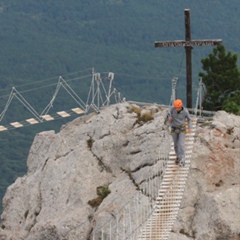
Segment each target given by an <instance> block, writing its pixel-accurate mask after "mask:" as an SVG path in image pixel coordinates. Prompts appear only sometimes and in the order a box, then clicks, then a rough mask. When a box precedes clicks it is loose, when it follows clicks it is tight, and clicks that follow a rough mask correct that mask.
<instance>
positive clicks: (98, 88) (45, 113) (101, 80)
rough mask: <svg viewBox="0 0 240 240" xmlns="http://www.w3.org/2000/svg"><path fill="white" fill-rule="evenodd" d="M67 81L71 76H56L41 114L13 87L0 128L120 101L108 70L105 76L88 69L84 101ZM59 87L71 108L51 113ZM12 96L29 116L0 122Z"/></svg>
mask: <svg viewBox="0 0 240 240" xmlns="http://www.w3.org/2000/svg"><path fill="white" fill-rule="evenodd" d="M71 80H72V79H70V80H68V81H67V80H65V79H64V78H63V77H62V76H60V77H59V79H58V82H57V84H56V88H55V91H54V93H53V95H52V96H51V99H50V101H49V103H48V104H47V105H46V107H45V108H44V109H43V110H42V112H41V113H38V112H37V110H36V109H35V108H34V107H33V106H32V105H31V104H30V103H29V101H27V100H26V98H24V97H23V95H22V94H21V92H20V91H18V90H17V88H15V87H12V90H11V92H10V94H9V97H8V100H7V102H6V105H5V107H4V109H3V111H2V112H1V114H0V131H6V130H11V129H16V128H21V127H25V126H28V125H33V124H38V123H43V122H46V121H52V120H55V119H59V118H66V117H70V116H73V115H81V114H87V113H89V112H90V111H95V112H99V110H100V108H101V107H106V106H108V105H109V104H110V103H111V104H112V103H119V102H122V101H124V98H123V97H122V95H121V93H120V92H118V91H117V89H116V88H113V81H114V73H113V72H109V73H108V75H107V77H102V76H101V74H100V73H96V72H94V69H93V70H92V79H91V84H90V88H89V93H88V96H87V99H86V100H85V101H84V100H82V98H81V97H80V96H79V94H77V93H76V92H75V91H74V90H73V88H72V87H71V86H70V84H69V83H68V82H69V81H71ZM73 80H76V79H73ZM60 89H64V90H65V92H66V93H67V94H68V95H69V97H70V98H71V99H73V100H74V102H75V104H76V106H75V107H74V108H71V109H70V110H69V109H67V110H66V109H65V110H61V111H57V112H56V113H53V114H49V111H50V110H51V109H52V108H53V105H54V103H55V101H56V99H57V97H58V94H59V91H60ZM45 98H46V96H45ZM14 99H17V100H18V102H19V104H21V105H23V106H24V107H25V109H26V110H27V111H28V113H30V114H31V116H32V117H30V118H28V119H24V120H20V121H15V122H11V123H9V124H5V125H4V124H2V125H1V123H2V120H3V119H4V116H5V115H6V113H7V111H9V108H10V105H11V103H12V101H13V100H14Z"/></svg>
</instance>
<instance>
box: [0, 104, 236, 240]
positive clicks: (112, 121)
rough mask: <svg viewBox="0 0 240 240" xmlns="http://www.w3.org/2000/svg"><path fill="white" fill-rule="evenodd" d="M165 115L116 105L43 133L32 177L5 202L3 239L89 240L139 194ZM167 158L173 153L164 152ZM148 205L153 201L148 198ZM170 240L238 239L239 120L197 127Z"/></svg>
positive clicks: (33, 153)
mask: <svg viewBox="0 0 240 240" xmlns="http://www.w3.org/2000/svg"><path fill="white" fill-rule="evenodd" d="M165 115H166V110H164V109H162V108H161V107H158V106H155V105H152V106H145V107H142V108H140V107H138V106H136V105H131V104H129V103H127V102H126V103H122V104H117V105H112V106H110V107H107V108H105V109H103V110H102V111H101V112H100V113H99V114H90V115H87V116H83V117H79V118H77V119H75V120H74V121H72V122H70V123H69V124H67V125H65V126H63V127H62V129H61V131H60V132H59V133H55V132H54V131H47V132H42V133H39V134H38V135H37V136H36V137H35V139H34V142H33V144H32V147H31V149H30V151H29V156H28V159H27V167H28V171H27V174H26V175H25V176H23V177H21V178H18V179H17V180H16V182H15V183H14V184H12V185H11V186H9V187H8V189H7V191H6V194H5V197H4V199H3V208H4V210H3V213H2V216H1V229H0V239H1V240H20V239H24V240H75V239H76V240H77V239H78V240H79V239H82V240H87V239H89V236H90V235H91V233H92V232H93V231H95V229H96V228H97V227H98V226H100V225H101V224H104V222H106V220H107V219H108V218H109V216H111V217H114V216H115V215H116V213H117V212H119V211H120V209H121V208H122V207H123V205H124V204H125V203H126V202H127V201H128V199H129V198H130V197H131V196H134V195H135V194H137V193H138V192H139V189H141V186H142V185H143V184H144V182H145V179H146V178H147V174H148V172H149V171H153V170H154V167H155V166H154V162H155V161H156V159H158V157H159V146H160V145H161V143H162V142H163V141H169V140H171V138H170V137H169V136H163V135H162V132H163V128H162V126H163V122H164V117H165ZM165 150H167V151H168V149H165ZM144 197H145V199H146V206H147V205H148V204H149V203H150V200H149V197H150V194H148V193H145V196H144ZM170 239H172V240H173V239H174V240H175V239H178V240H184V239H185V240H187V239H188V240H190V239H197V240H208V239H209V240H224V239H226V240H239V239H240V117H237V116H234V115H229V114H227V113H225V112H222V111H221V112H217V113H216V114H215V116H214V117H213V118H207V119H204V120H203V121H201V122H199V124H198V127H197V135H196V138H195V143H194V150H193V157H192V163H191V168H190V172H189V176H188V182H187V186H186V189H185V193H184V196H183V200H182V203H181V208H180V211H179V215H178V219H177V221H176V223H175V225H174V227H173V231H172V233H171V236H170Z"/></svg>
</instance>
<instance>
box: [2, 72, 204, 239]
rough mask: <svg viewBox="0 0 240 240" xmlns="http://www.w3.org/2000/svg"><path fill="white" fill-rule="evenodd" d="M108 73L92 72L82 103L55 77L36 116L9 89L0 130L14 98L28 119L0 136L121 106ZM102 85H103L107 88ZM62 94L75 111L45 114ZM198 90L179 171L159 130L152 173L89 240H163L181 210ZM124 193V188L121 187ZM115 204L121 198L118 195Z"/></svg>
mask: <svg viewBox="0 0 240 240" xmlns="http://www.w3.org/2000/svg"><path fill="white" fill-rule="evenodd" d="M113 79H114V73H112V72H110V73H108V75H107V77H106V78H105V79H104V78H102V77H101V75H100V74H99V73H95V72H94V71H92V78H91V84H90V89H89V93H88V95H87V99H86V101H83V100H82V99H81V98H80V97H79V95H78V94H77V93H76V92H75V91H74V90H73V89H72V88H71V87H70V85H69V84H68V81H66V80H65V79H64V78H63V77H59V79H58V83H57V85H56V88H55V91H54V94H53V95H52V97H51V99H50V101H49V103H48V104H47V105H46V106H45V107H44V109H43V110H42V111H41V113H38V112H37V111H36V110H35V109H34V107H33V106H32V105H31V104H30V103H29V102H28V101H27V100H26V99H25V98H24V97H23V95H22V94H21V93H20V92H19V91H18V90H17V89H16V88H15V87H13V88H12V91H11V93H10V94H9V97H8V100H7V102H6V105H5V107H4V109H3V111H2V113H1V114H0V124H1V121H2V119H3V118H4V116H5V114H6V113H7V111H8V109H9V106H10V104H11V102H12V101H13V99H14V98H16V99H17V100H18V101H19V103H20V104H22V105H23V106H24V107H25V108H26V109H27V111H28V112H29V113H30V114H31V115H32V117H31V118H28V119H25V120H21V121H16V122H11V123H10V124H5V125H3V124H2V125H0V131H7V130H10V129H16V128H21V127H25V126H28V125H33V124H38V123H42V122H46V121H52V120H55V119H58V118H66V117H69V116H73V115H82V114H86V113H88V112H90V111H95V112H99V111H100V109H101V108H102V107H105V106H108V105H109V104H112V103H118V102H122V101H125V99H124V98H123V97H122V95H121V94H120V92H118V91H117V90H116V89H115V88H113ZM104 81H107V85H106V84H105V82H104ZM176 85H177V78H173V79H172V94H171V99H170V106H171V103H172V102H173V101H174V100H175V91H176ZM61 88H63V89H64V90H65V91H66V92H67V93H68V94H69V96H70V97H71V98H72V99H73V100H74V102H75V103H76V106H75V107H73V108H71V109H70V110H66V109H65V110H62V111H57V112H56V113H53V114H50V113H49V111H50V109H52V107H53V104H54V102H55V100H56V98H57V96H58V93H59V90H60V89H61ZM202 89H203V84H202V82H201V81H200V83H199V90H198V93H197V99H196V107H195V109H194V111H193V113H192V126H193V129H192V131H191V132H190V133H187V135H186V142H185V145H186V164H185V166H183V167H179V165H176V164H175V159H176V156H175V152H174V147H173V143H172V139H171V136H170V135H169V132H168V129H167V128H163V130H162V131H161V139H160V144H159V156H158V158H157V159H156V161H155V164H154V169H155V170H154V171H153V172H152V173H151V174H150V175H149V177H148V179H146V181H145V184H144V185H142V186H141V188H139V189H138V190H137V194H135V195H134V196H130V197H129V199H128V201H127V202H126V203H125V205H124V207H122V208H121V210H120V211H119V212H117V213H116V215H115V217H111V218H109V220H108V221H106V222H105V223H104V224H103V225H101V226H98V227H95V228H94V229H93V231H92V232H91V234H90V236H89V239H91V240H124V239H126V240H127V239H129V240H167V239H168V238H169V235H170V232H171V230H172V227H173V224H174V222H175V220H176V218H177V215H178V211H179V209H180V206H181V200H182V197H183V194H184V189H185V185H186V182H187V177H188V172H189V169H190V165H191V158H192V151H193V144H194V137H195V134H196V126H197V120H198V117H197V115H198V114H199V113H200V114H201V102H202V99H201V96H202ZM126 188H127V186H126ZM117 198H121V193H118V196H116V199H117ZM88 223H89V220H88V219H86V221H84V222H83V223H82V224H81V226H79V229H80V228H83V229H85V227H86V224H88Z"/></svg>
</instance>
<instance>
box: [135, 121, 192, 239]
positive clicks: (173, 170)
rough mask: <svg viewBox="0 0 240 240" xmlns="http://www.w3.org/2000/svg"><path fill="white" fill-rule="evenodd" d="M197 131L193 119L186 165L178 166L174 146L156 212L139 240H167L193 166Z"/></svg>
mask: <svg viewBox="0 0 240 240" xmlns="http://www.w3.org/2000/svg"><path fill="white" fill-rule="evenodd" d="M195 131H196V118H194V119H193V130H192V132H191V133H187V134H186V142H185V146H186V164H185V166H184V167H179V165H176V163H175V160H176V155H175V151H174V146H173V144H172V145H171V151H170V153H169V161H168V163H167V167H166V171H165V174H164V176H163V181H162V184H161V186H160V189H159V192H158V198H157V201H156V203H155V207H154V211H153V213H152V215H151V216H150V217H149V219H148V220H147V223H146V225H145V226H144V227H143V229H142V233H141V236H140V237H139V238H138V239H139V240H140V239H141V240H167V239H168V236H169V234H170V231H171V230H172V227H173V224H174V222H175V219H176V217H177V214H178V210H179V208H180V204H181V200H182V197H183V193H184V189H185V184H186V182H187V177H188V170H189V168H190V164H191V154H192V149H193V143H194V135H195Z"/></svg>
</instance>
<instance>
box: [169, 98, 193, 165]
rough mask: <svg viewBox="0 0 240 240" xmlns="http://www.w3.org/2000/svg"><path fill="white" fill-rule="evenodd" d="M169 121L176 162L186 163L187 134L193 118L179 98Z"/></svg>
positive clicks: (171, 110)
mask: <svg viewBox="0 0 240 240" xmlns="http://www.w3.org/2000/svg"><path fill="white" fill-rule="evenodd" d="M186 119H187V121H188V129H186V124H185V121H186ZM168 121H169V122H170V125H171V134H172V138H173V143H174V150H175V153H176V156H177V158H176V161H175V162H176V164H178V163H179V165H180V166H184V165H185V135H186V132H187V131H189V132H190V131H191V128H192V126H191V118H190V115H189V112H188V110H187V109H186V108H185V107H183V103H182V101H181V100H180V99H177V100H175V101H174V103H173V107H171V109H170V112H169V117H168Z"/></svg>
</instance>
